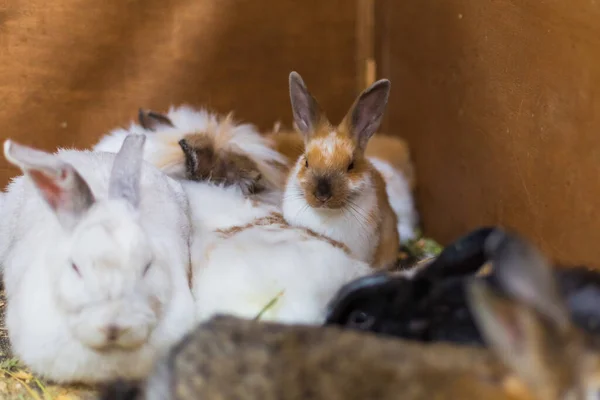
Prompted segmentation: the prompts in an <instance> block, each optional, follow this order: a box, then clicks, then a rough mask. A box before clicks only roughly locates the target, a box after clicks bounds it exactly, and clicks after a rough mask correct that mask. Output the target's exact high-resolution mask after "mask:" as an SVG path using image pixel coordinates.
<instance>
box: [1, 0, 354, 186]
mask: <svg viewBox="0 0 600 400" xmlns="http://www.w3.org/2000/svg"><path fill="white" fill-rule="evenodd" d="M355 21H356V6H355V3H354V2H347V1H343V0H332V1H327V2H322V1H320V0H307V1H302V2H298V1H295V0H271V1H267V0H166V1H165V0H127V1H123V0H106V1H97V2H93V1H92V2H90V1H87V0H58V1H53V2H52V7H48V3H47V2H46V1H42V0H28V1H24V0H7V1H6V2H4V3H3V5H1V6H0V98H1V99H2V107H0V125H1V126H2V134H1V135H0V137H1V138H2V139H5V138H7V137H10V138H14V139H16V140H20V141H22V142H24V143H28V144H33V145H36V146H40V147H42V148H45V149H48V150H52V149H54V148H55V147H56V146H88V145H90V144H92V143H93V142H94V141H95V140H96V139H97V138H98V137H99V135H101V134H102V133H103V132H105V131H106V130H108V129H110V128H113V127H115V126H117V125H127V124H128V123H129V121H130V120H131V119H133V118H135V117H136V114H137V109H138V107H148V108H155V109H158V110H165V109H166V108H167V107H168V106H169V105H170V104H180V103H190V104H193V105H208V106H210V107H211V108H213V109H215V110H216V111H220V112H228V111H230V110H235V111H236V115H237V116H238V118H240V119H244V120H247V121H250V122H254V123H256V124H258V125H259V126H260V127H261V128H270V127H271V126H272V125H273V123H274V122H275V120H276V119H280V118H282V119H283V120H284V122H288V121H289V120H290V118H291V110H290V106H289V100H288V94H287V93H288V92H287V90H288V89H287V79H288V74H289V72H290V71H291V70H292V69H296V70H297V71H298V72H300V73H301V74H302V76H303V77H304V78H305V80H306V82H307V84H308V85H310V87H311V89H312V90H313V91H314V92H315V95H316V97H318V98H319V99H320V101H322V103H323V104H324V106H325V107H326V108H327V110H328V112H329V113H330V114H332V116H333V117H334V118H341V117H342V116H343V114H344V112H345V111H346V109H347V107H348V106H349V105H350V103H351V102H352V98H353V96H354V95H355V93H356V68H357V63H356V60H355V49H356V39H355V36H356V35H355V31H356V26H355V25H356V24H355ZM7 168H8V166H7V163H6V162H5V160H4V157H0V186H3V185H4V183H5V182H6V179H7V177H8V176H10V175H12V174H14V173H15V171H14V170H9V169H7Z"/></svg>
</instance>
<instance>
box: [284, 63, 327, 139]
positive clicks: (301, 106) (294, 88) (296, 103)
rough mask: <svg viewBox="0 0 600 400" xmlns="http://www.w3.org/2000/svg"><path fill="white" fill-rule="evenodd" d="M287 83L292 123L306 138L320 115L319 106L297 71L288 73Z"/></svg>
mask: <svg viewBox="0 0 600 400" xmlns="http://www.w3.org/2000/svg"><path fill="white" fill-rule="evenodd" d="M289 85H290V101H291V103H292V113H293V115H294V124H295V125H296V128H297V129H298V130H299V131H300V132H301V133H302V134H303V135H304V138H305V139H306V138H308V137H309V136H310V133H311V132H312V131H313V130H314V128H315V126H316V125H317V123H318V122H319V121H320V119H321V117H322V113H321V108H320V107H319V104H318V103H317V100H316V99H315V98H314V97H313V96H312V95H311V94H310V92H309V91H308V89H307V88H306V85H305V84H304V81H303V80H302V77H301V76H300V74H299V73H297V72H295V71H293V72H291V73H290V77H289Z"/></svg>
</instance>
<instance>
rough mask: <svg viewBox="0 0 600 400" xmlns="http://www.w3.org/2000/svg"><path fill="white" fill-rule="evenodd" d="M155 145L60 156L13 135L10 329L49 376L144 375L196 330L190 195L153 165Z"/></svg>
mask: <svg viewBox="0 0 600 400" xmlns="http://www.w3.org/2000/svg"><path fill="white" fill-rule="evenodd" d="M144 143H145V137H144V136H143V135H135V134H134V135H129V136H127V138H125V140H123V142H122V146H121V149H120V150H119V151H118V153H116V154H112V153H107V152H92V151H78V150H68V149H59V150H58V151H57V152H56V153H54V154H50V153H47V152H44V151H41V150H36V149H33V148H30V147H27V146H24V145H21V144H18V143H16V142H14V141H12V140H7V141H5V142H4V155H5V157H6V159H7V160H8V161H9V162H10V163H12V164H14V165H16V166H18V167H19V168H20V169H21V170H22V171H23V175H22V176H19V177H17V178H15V179H14V180H13V181H12V182H11V183H10V185H9V186H8V189H7V192H6V194H5V196H6V198H5V203H4V206H3V208H2V210H1V212H0V238H1V239H2V240H1V241H2V242H3V243H5V246H4V247H3V248H2V251H1V253H0V264H2V265H3V266H4V271H3V272H4V274H3V275H4V276H3V278H4V287H5V290H6V296H7V308H6V327H7V329H8V334H9V338H10V341H11V346H12V350H13V352H14V354H15V356H17V357H18V358H19V359H21V360H22V361H23V362H24V363H25V364H26V365H27V366H28V367H29V368H30V369H31V370H32V372H34V373H35V374H37V375H39V376H41V377H43V378H46V379H49V380H51V381H54V382H57V383H86V384H94V383H99V382H104V381H107V380H110V379H114V378H115V377H116V376H124V377H127V378H131V379H139V378H141V377H143V376H145V375H146V374H147V373H148V371H149V370H150V368H151V366H152V365H153V363H154V360H155V358H156V357H157V356H158V355H160V354H161V352H164V351H166V350H167V349H168V348H169V347H170V346H171V345H172V344H173V343H175V342H177V341H178V340H179V339H180V338H181V337H182V336H183V335H184V334H186V333H187V332H188V331H189V330H190V329H191V328H192V327H193V326H194V322H195V321H194V319H193V316H194V302H193V297H192V294H191V290H190V287H189V273H190V269H189V258H190V256H189V241H190V237H191V226H190V221H189V217H188V212H189V210H188V203H187V198H186V196H185V192H184V191H183V188H182V187H181V185H180V184H179V183H178V182H176V181H174V180H172V179H170V178H168V177H166V176H165V175H164V174H163V173H162V172H160V171H159V170H158V169H156V168H155V167H153V166H151V165H150V164H147V163H145V162H144V161H143V159H142V153H143V146H144Z"/></svg>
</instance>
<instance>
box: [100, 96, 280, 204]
mask: <svg viewBox="0 0 600 400" xmlns="http://www.w3.org/2000/svg"><path fill="white" fill-rule="evenodd" d="M166 116H167V117H168V118H169V119H170V120H171V122H172V123H173V125H174V127H169V126H166V125H162V126H159V127H158V128H157V129H156V131H147V130H145V129H144V128H143V127H142V126H140V125H139V124H137V123H133V122H132V123H131V125H130V126H129V128H128V129H122V128H119V129H115V130H113V131H111V132H109V133H108V134H106V135H105V136H104V137H102V138H101V139H100V141H99V142H98V143H97V144H96V145H95V146H94V147H93V149H94V150H96V151H109V152H117V151H118V150H119V148H120V147H121V143H122V142H123V140H124V139H125V137H126V136H127V135H128V134H131V133H137V134H144V135H146V137H147V141H146V142H147V143H146V147H145V153H144V159H145V160H146V161H148V162H150V163H151V164H154V165H155V166H156V167H158V168H160V169H161V170H162V171H163V172H165V173H166V174H168V175H169V176H171V177H172V178H174V179H178V180H181V179H185V164H184V154H183V151H182V150H181V148H180V147H179V145H178V142H179V140H180V139H182V138H183V137H184V136H185V135H187V134H193V133H200V132H206V131H207V129H208V128H209V127H211V126H215V125H216V124H217V123H218V120H219V116H218V115H217V114H214V113H211V112H209V111H207V110H205V109H193V108H191V107H189V106H187V105H183V106H179V107H171V108H170V109H169V112H168V113H167V114H166ZM229 132H230V134H231V137H230V139H229V140H228V144H227V146H228V147H227V148H228V150H230V151H232V152H236V153H238V154H242V155H245V156H247V157H249V158H250V159H251V160H252V161H253V162H254V163H256V165H257V166H258V169H259V170H260V172H261V174H262V175H263V177H265V179H267V180H268V181H269V182H270V183H271V184H272V186H273V188H274V189H273V190H272V191H274V192H277V193H276V194H275V195H273V194H272V193H267V194H265V195H264V196H260V199H261V200H264V201H267V202H273V201H276V202H277V203H278V202H279V200H280V197H281V189H282V188H283V186H284V181H285V173H284V171H283V170H280V169H278V168H277V167H276V164H281V165H285V164H286V159H285V157H284V156H283V155H281V154H280V153H279V152H277V151H275V150H274V149H273V148H272V147H271V146H270V144H269V142H268V141H267V139H266V138H265V137H264V136H262V135H261V134H260V133H259V132H258V131H257V129H256V127H255V126H253V125H251V124H239V125H235V127H234V128H233V129H232V130H230V131H229Z"/></svg>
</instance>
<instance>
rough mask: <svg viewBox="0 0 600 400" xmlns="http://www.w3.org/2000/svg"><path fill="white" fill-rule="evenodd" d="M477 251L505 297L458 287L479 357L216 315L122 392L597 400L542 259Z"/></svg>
mask: <svg viewBox="0 0 600 400" xmlns="http://www.w3.org/2000/svg"><path fill="white" fill-rule="evenodd" d="M495 241H496V243H493V242H495ZM487 245H490V246H492V247H497V248H498V250H499V251H498V252H496V253H495V254H496V255H497V257H496V263H497V264H498V268H501V269H504V273H503V276H502V283H503V286H504V287H505V288H506V289H507V292H508V293H510V294H511V297H510V298H507V297H506V296H501V295H499V294H498V293H496V292H495V291H494V290H492V289H491V288H489V287H487V285H485V284H483V283H482V282H481V281H473V282H472V283H471V284H470V285H469V289H468V293H469V295H468V297H469V304H470V307H471V308H472V310H473V313H474V315H475V316H476V321H477V324H478V326H479V327H480V328H481V330H482V331H483V333H484V336H485V338H486V341H487V342H488V343H489V344H490V350H487V349H481V348H476V347H469V346H457V347H454V346H450V345H448V344H422V343H418V342H410V341H402V340H390V339H386V338H381V337H376V336H374V335H371V334H367V333H361V332H355V331H343V330H339V329H337V328H334V327H315V326H302V325H296V326H289V325H287V326H286V325H281V324H273V323H261V322H255V321H248V320H241V319H236V318H231V317H228V316H219V317H215V318H213V319H212V320H210V321H208V322H207V323H204V324H202V325H200V326H199V327H198V328H197V329H196V330H195V331H194V332H192V333H191V334H190V335H188V336H187V337H186V338H185V339H183V340H182V341H181V342H180V343H179V344H178V345H177V346H175V347H174V349H173V351H172V352H171V354H170V355H169V356H168V357H165V358H163V359H162V360H161V361H160V362H159V363H158V365H157V366H156V368H155V370H154V372H153V373H152V374H151V375H150V377H149V379H148V380H147V381H146V382H145V383H144V384H143V385H141V387H139V388H138V391H137V392H135V391H132V390H131V389H128V390H126V391H124V392H121V393H128V394H130V395H133V396H132V398H138V399H148V400H171V399H172V400H190V399H197V398H201V399H217V398H218V399H223V400H225V399H279V398H284V399H306V398H311V399H406V400H412V399H423V400H424V399H432V398H434V399H452V400H455V399H461V400H471V399H473V400H480V399H514V400H516V399H528V400H532V399H539V400H562V399H572V400H586V399H591V398H597V396H598V391H599V386H598V385H599V384H600V381H599V380H598V376H599V374H600V357H599V354H598V350H597V348H596V347H594V346H592V345H591V344H590V342H589V341H588V338H587V337H586V335H585V334H584V333H582V332H580V331H578V330H577V329H576V328H575V327H573V326H571V325H570V323H569V319H568V314H567V312H566V310H565V308H564V304H563V303H562V299H561V298H560V296H559V295H558V294H557V292H556V290H555V285H554V282H553V281H552V279H551V275H549V274H548V268H547V266H546V265H545V264H544V261H543V259H541V257H539V254H537V253H536V252H535V251H534V250H533V249H532V248H530V247H528V244H526V243H524V242H522V241H521V239H519V238H516V237H514V236H509V237H508V238H502V237H500V238H499V237H495V238H492V239H491V240H490V241H488V243H487ZM511 298H512V299H511ZM121 387H126V386H121ZM115 389H117V390H115ZM118 389H119V387H118V386H113V390H112V391H110V392H107V393H110V394H111V395H112V396H115V395H118V393H119V392H118ZM107 398H108V397H107ZM112 398H116V397H112ZM122 398H125V397H122Z"/></svg>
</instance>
